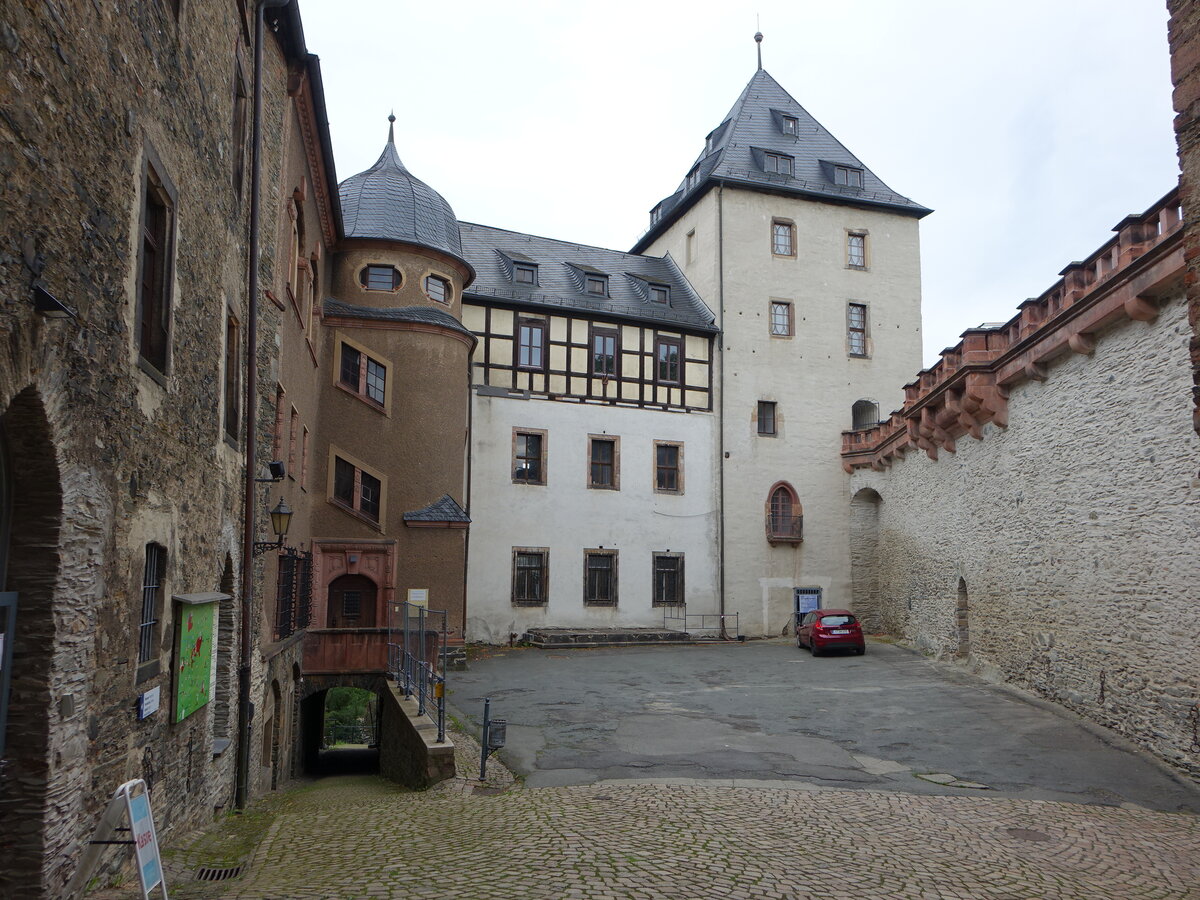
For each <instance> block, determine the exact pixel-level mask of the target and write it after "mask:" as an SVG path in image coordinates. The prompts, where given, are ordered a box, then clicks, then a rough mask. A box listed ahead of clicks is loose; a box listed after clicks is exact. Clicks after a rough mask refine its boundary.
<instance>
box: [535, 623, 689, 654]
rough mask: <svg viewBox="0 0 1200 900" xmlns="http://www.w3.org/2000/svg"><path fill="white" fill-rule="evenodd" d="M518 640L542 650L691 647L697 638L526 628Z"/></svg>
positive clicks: (668, 632) (657, 631)
mask: <svg viewBox="0 0 1200 900" xmlns="http://www.w3.org/2000/svg"><path fill="white" fill-rule="evenodd" d="M521 640H522V641H523V642H524V643H526V644H530V645H531V646H534V647H541V648H543V649H545V650H561V649H567V648H571V647H579V648H583V647H629V646H643V645H653V644H691V643H695V642H696V641H697V640H698V638H697V637H696V636H694V635H691V634H688V633H687V632H686V631H676V630H674V629H667V628H530V629H529V630H528V631H526V632H525V633H524V634H523V635H522V636H521Z"/></svg>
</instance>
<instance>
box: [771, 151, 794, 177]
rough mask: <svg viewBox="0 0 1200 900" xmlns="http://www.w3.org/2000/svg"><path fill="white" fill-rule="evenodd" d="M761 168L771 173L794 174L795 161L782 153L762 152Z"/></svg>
mask: <svg viewBox="0 0 1200 900" xmlns="http://www.w3.org/2000/svg"><path fill="white" fill-rule="evenodd" d="M763 169H764V170H765V171H767V172H770V173H771V174H773V175H795V174H796V161H795V159H793V158H792V157H790V156H785V155H784V154H782V153H764V154H763Z"/></svg>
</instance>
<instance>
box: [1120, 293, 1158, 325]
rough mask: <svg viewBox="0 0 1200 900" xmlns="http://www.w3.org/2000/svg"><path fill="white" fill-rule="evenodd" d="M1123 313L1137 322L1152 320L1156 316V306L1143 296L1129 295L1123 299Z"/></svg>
mask: <svg viewBox="0 0 1200 900" xmlns="http://www.w3.org/2000/svg"><path fill="white" fill-rule="evenodd" d="M1125 315H1127V316H1129V318H1131V319H1134V320H1135V321H1138V322H1153V321H1154V320H1155V319H1156V318H1158V307H1157V306H1155V305H1154V304H1153V303H1151V302H1150V301H1149V300H1147V299H1146V298H1145V297H1136V296H1135V297H1130V298H1129V299H1127V300H1126V301H1125Z"/></svg>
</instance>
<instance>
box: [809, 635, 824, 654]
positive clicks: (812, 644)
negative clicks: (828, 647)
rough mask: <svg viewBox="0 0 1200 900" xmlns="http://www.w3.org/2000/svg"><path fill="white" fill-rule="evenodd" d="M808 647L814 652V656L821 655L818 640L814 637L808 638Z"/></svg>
mask: <svg viewBox="0 0 1200 900" xmlns="http://www.w3.org/2000/svg"><path fill="white" fill-rule="evenodd" d="M808 649H809V651H810V652H811V653H812V655H813V656H820V655H821V651H820V650H818V649H817V642H816V641H814V640H813V639H812V638H809V639H808Z"/></svg>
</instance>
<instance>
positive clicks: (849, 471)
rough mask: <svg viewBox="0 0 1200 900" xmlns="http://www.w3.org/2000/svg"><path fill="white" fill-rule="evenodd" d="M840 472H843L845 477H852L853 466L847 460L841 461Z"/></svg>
mask: <svg viewBox="0 0 1200 900" xmlns="http://www.w3.org/2000/svg"><path fill="white" fill-rule="evenodd" d="M842 471H843V472H845V473H846V474H847V475H853V474H854V465H853V464H852V463H851V462H850V461H849V460H848V459H843V460H842Z"/></svg>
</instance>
